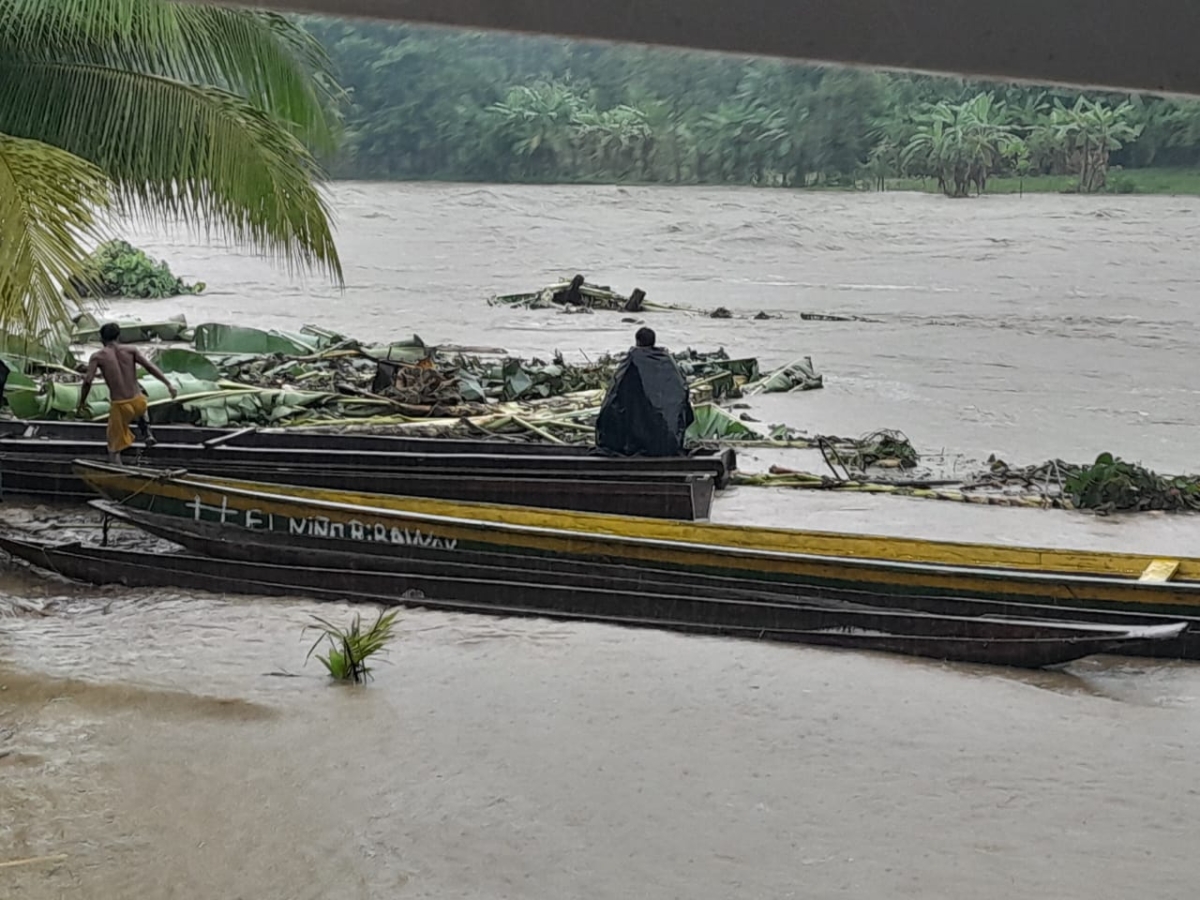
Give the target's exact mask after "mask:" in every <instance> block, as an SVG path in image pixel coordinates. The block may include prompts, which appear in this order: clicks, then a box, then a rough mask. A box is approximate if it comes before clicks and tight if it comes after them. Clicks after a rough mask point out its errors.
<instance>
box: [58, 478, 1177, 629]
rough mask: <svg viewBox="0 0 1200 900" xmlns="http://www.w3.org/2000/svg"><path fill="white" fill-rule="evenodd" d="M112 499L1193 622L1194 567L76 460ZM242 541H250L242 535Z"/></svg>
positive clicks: (312, 533)
mask: <svg viewBox="0 0 1200 900" xmlns="http://www.w3.org/2000/svg"><path fill="white" fill-rule="evenodd" d="M75 471H76V473H77V474H78V475H79V477H80V478H82V479H83V480H84V481H85V482H87V483H88V484H89V485H90V486H91V487H92V488H94V489H95V490H96V491H97V492H98V493H100V494H101V495H102V496H104V497H106V498H108V499H109V500H112V501H115V502H118V503H122V504H125V505H128V506H131V507H134V508H136V509H142V510H145V511H148V512H153V513H158V514H163V515H170V516H176V517H181V518H183V519H191V520H193V521H207V522H219V523H221V524H223V525H225V526H227V527H229V528H230V529H242V530H245V531H248V532H252V533H255V532H256V533H260V534H262V535H263V536H264V538H265V537H266V536H270V538H271V540H274V541H279V540H289V539H291V540H295V541H296V542H303V543H305V544H306V545H309V546H313V547H315V548H318V549H322V550H323V549H328V551H329V552H330V553H336V552H350V553H368V554H400V555H404V554H407V555H412V554H420V553H437V554H451V555H452V554H454V553H464V554H470V553H479V552H489V553H502V554H535V555H542V556H554V555H566V556H570V557H572V558H582V559H588V558H594V559H597V560H604V561H607V562H612V561H620V562H624V563H627V564H630V565H647V566H655V567H658V568H668V569H678V570H680V571H681V573H683V576H682V577H686V572H688V571H696V572H703V573H705V574H725V575H732V576H738V577H753V578H762V579H766V580H770V581H775V582H787V583H793V584H808V585H813V586H820V585H828V586H839V587H845V586H851V587H855V588H860V589H863V590H866V591H877V592H881V593H882V592H886V593H908V594H938V595H962V596H971V597H985V598H995V599H1004V600H1010V601H1016V602H1022V601H1024V602H1034V603H1050V604H1063V605H1074V606H1094V607H1107V606H1112V607H1116V608H1127V609H1144V610H1146V611H1151V610H1154V611H1170V612H1172V613H1174V614H1200V559H1196V558H1170V559H1164V558H1160V557H1155V556H1151V555H1144V554H1128V553H1124V554H1123V553H1101V552H1094V551H1084V550H1055V549H1045V548H1024V547H1006V546H998V545H993V544H972V543H958V542H949V541H926V540H919V539H913V538H897V537H882V536H872V535H854V534H840V533H832V532H820V531H799V530H790V529H782V528H764V527H751V526H732V525H716V524H708V523H694V522H673V521H662V520H656V519H638V518H629V517H620V516H610V515H601V514H596V513H580V512H561V511H555V510H544V509H532V508H526V507H517V506H498V505H493V504H485V503H461V502H448V501H441V500H431V499H424V498H412V497H397V496H390V495H382V494H364V493H352V492H346V491H335V490H326V489H320V488H305V487H297V486H288V485H276V484H261V483H257V482H246V481H238V480H233V479H226V478H215V477H209V476H203V475H196V474H192V473H189V472H186V471H166V470H158V469H139V468H130V467H122V466H113V465H109V464H107V463H98V462H91V461H83V460H79V461H77V462H76V464H75ZM247 539H251V538H250V536H249V535H247Z"/></svg>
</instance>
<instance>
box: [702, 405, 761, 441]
mask: <svg viewBox="0 0 1200 900" xmlns="http://www.w3.org/2000/svg"><path fill="white" fill-rule="evenodd" d="M693 411H694V412H695V414H696V421H694V422H693V423H692V424H691V426H690V427H689V428H688V430H687V435H686V439H687V440H689V441H707V440H714V439H718V438H757V437H761V435H760V434H759V433H758V432H757V431H755V430H754V429H753V428H751V427H750V426H748V425H746V424H745V423H744V422H740V421H738V420H737V419H735V418H734V417H733V416H731V415H730V414H729V413H727V412H725V410H723V409H721V408H720V407H717V406H712V405H711V404H707V403H705V404H701V405H700V406H697V407H696V408H695V410H693Z"/></svg>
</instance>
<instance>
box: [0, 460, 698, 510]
mask: <svg viewBox="0 0 1200 900" xmlns="http://www.w3.org/2000/svg"><path fill="white" fill-rule="evenodd" d="M531 458H536V457H531ZM185 460H186V457H185ZM199 466H200V468H202V469H203V471H204V473H205V474H208V475H215V476H222V477H226V478H233V479H238V480H256V481H261V482H265V483H271V484H293V485H303V486H306V487H317V488H327V489H331V490H343V491H355V492H363V491H371V492H373V493H379V494H393V495H397V496H401V495H403V496H411V497H428V498H435V499H440V500H454V501H464V502H479V503H501V504H518V505H524V506H534V507H541V508H545V509H560V510H575V511H579V512H595V513H608V514H611V515H623V516H640V517H647V518H661V519H680V520H685V521H694V520H697V519H707V518H708V517H709V515H710V514H711V512H712V503H713V495H714V493H715V490H716V487H715V483H714V480H713V477H712V476H711V475H671V474H666V475H660V474H657V473H654V472H646V471H626V472H617V471H609V472H608V473H607V474H608V475H609V478H595V477H586V478H577V477H573V476H569V475H564V474H563V473H561V472H557V471H549V472H539V471H536V470H535V471H524V472H518V473H517V474H512V475H505V474H496V473H495V472H492V471H486V472H481V473H476V474H472V473H470V472H467V471H463V470H458V471H454V470H452V471H449V472H447V471H444V470H440V471H439V469H438V468H437V467H435V466H428V467H421V466H417V467H409V468H394V469H371V468H365V467H359V466H349V465H346V464H345V463H341V464H338V465H335V464H333V463H326V464H317V463H312V464H306V465H298V464H292V465H288V464H283V463H277V464H266V463H262V464H260V463H253V464H248V463H243V462H237V461H235V460H231V459H229V458H228V457H223V456H221V455H220V454H219V453H214V454H211V455H210V456H209V457H208V458H207V459H205V460H204V461H203V462H201V463H199ZM144 468H147V469H149V468H151V467H144ZM161 471H165V469H163V470H161ZM593 474H596V473H593ZM0 489H2V490H3V492H4V493H5V494H19V495H22V496H28V497H34V498H39V499H41V498H47V499H49V498H53V499H77V500H86V499H88V498H91V497H94V496H95V491H93V490H92V489H91V488H89V487H88V485H87V484H86V483H85V482H84V481H83V480H81V479H80V478H79V477H78V476H77V475H76V474H75V471H74V460H73V459H71V458H67V457H62V458H49V459H47V458H45V457H43V456H40V455H37V454H28V453H0Z"/></svg>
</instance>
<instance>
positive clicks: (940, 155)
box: [303, 18, 1200, 196]
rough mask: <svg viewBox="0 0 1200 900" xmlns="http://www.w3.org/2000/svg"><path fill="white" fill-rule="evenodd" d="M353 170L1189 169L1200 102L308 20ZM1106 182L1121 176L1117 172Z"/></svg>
mask: <svg viewBox="0 0 1200 900" xmlns="http://www.w3.org/2000/svg"><path fill="white" fill-rule="evenodd" d="M303 22H304V25H305V27H306V28H307V29H308V30H309V31H310V32H311V33H312V34H313V35H314V36H315V37H316V38H317V39H318V40H319V41H320V42H321V43H322V44H323V45H324V47H325V48H326V50H327V52H328V53H329V55H330V57H331V58H332V61H333V64H334V68H335V71H336V72H337V73H338V76H339V77H340V79H341V81H342V83H343V84H344V85H345V86H346V88H347V94H348V103H347V104H346V105H345V106H344V108H343V110H342V115H343V117H344V120H343V121H344V126H345V140H344V142H343V146H342V149H341V151H340V153H339V155H337V156H336V157H335V158H334V159H332V160H330V166H331V168H332V170H333V172H334V174H335V175H337V176H338V177H344V178H362V179H437V178H444V179H455V180H477V181H497V182H505V181H519V182H556V181H558V182H561V181H568V182H569V181H601V182H612V181H639V182H665V183H676V184H692V183H701V184H759V185H778V186H806V185H816V184H833V185H836V184H848V183H854V184H862V185H868V186H871V185H873V186H876V187H882V186H884V185H886V184H887V182H888V181H889V180H890V179H895V178H904V177H911V178H921V179H929V180H930V181H931V182H936V183H937V184H938V185H939V186H940V187H941V188H942V189H943V190H944V191H945V192H946V193H947V194H949V195H952V196H963V195H965V194H967V193H969V192H971V191H982V190H984V189H986V186H987V182H988V179H990V178H993V177H997V176H1006V175H1019V176H1026V175H1029V176H1036V175H1042V174H1057V175H1070V176H1072V177H1073V178H1074V179H1075V184H1076V186H1077V189H1078V190H1080V191H1084V192H1094V191H1100V190H1105V189H1110V190H1111V189H1114V188H1115V189H1120V182H1119V180H1118V179H1110V178H1109V171H1110V168H1111V167H1112V166H1121V167H1125V168H1139V167H1149V166H1195V165H1200V104H1197V103H1195V102H1189V101H1178V100H1168V99H1163V98H1156V97H1143V96H1129V95H1116V94H1093V95H1087V96H1084V95H1080V94H1078V93H1077V92H1071V91H1064V90H1055V89H1048V88H1035V87H1027V86H1012V85H997V84H987V83H980V82H971V81H965V80H961V79H949V78H937V77H931V76H921V75H906V74H885V73H879V72H867V71H859V70H852V69H829V68H819V67H813V66H799V65H791V64H787V63H783V62H778V61H768V60H750V59H739V58H731V57H721V56H712V55H708V54H701V53H693V52H688V51H679V50H666V49H659V48H645V47H628V46H610V45H597V44H588V43H582V42H574V41H567V40H560V39H554V38H545V37H529V36H516V35H501V34H474V33H463V32H452V31H441V30H438V29H430V28H422V27H410V26H388V25H374V24H361V23H351V22H345V21H338V20H330V19H321V18H305V19H304V20H303ZM1114 181H1116V184H1115V185H1114Z"/></svg>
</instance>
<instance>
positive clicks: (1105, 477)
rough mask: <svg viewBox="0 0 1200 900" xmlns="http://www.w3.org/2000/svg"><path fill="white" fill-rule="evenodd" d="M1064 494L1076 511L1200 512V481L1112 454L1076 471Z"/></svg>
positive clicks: (1067, 481) (1066, 482)
mask: <svg viewBox="0 0 1200 900" xmlns="http://www.w3.org/2000/svg"><path fill="white" fill-rule="evenodd" d="M1063 491H1064V492H1065V493H1066V494H1067V495H1068V496H1069V497H1070V498H1071V502H1072V503H1073V504H1074V505H1075V506H1076V508H1078V509H1094V510H1096V511H1097V512H1114V511H1117V510H1136V511H1143V510H1149V509H1164V510H1197V509H1200V479H1197V478H1194V477H1188V476H1183V475H1177V476H1164V475H1158V474H1156V473H1155V472H1152V471H1150V470H1149V469H1146V468H1143V467H1142V466H1139V465H1137V464H1136V463H1128V462H1125V461H1124V460H1123V459H1121V458H1120V457H1115V456H1113V455H1112V454H1111V453H1101V454H1100V455H1099V456H1098V457H1096V461H1095V462H1094V463H1093V464H1092V465H1090V466H1081V467H1080V468H1078V469H1076V470H1074V471H1072V472H1071V473H1070V475H1069V476H1068V477H1067V479H1066V481H1065V482H1064V484H1063Z"/></svg>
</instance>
